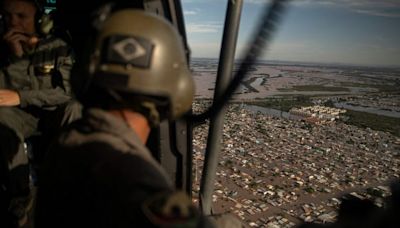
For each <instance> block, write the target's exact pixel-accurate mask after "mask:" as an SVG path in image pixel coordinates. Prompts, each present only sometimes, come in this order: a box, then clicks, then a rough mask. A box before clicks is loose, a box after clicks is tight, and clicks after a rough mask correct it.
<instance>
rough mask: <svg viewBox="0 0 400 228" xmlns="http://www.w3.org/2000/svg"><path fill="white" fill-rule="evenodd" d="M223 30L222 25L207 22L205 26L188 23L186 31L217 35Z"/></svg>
mask: <svg viewBox="0 0 400 228" xmlns="http://www.w3.org/2000/svg"><path fill="white" fill-rule="evenodd" d="M221 30H222V25H221V24H217V23H213V22H208V23H207V22H205V23H204V24H197V23H188V24H187V25H186V31H187V32H190V33H217V32H220V31H221Z"/></svg>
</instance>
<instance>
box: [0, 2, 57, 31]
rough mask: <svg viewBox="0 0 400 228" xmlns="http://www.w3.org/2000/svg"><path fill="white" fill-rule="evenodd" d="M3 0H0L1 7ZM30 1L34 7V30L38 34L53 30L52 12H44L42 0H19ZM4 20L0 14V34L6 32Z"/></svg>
mask: <svg viewBox="0 0 400 228" xmlns="http://www.w3.org/2000/svg"><path fill="white" fill-rule="evenodd" d="M4 1H5V0H1V1H0V6H1V7H3V4H4ZM20 1H26V2H31V3H33V4H34V6H35V8H36V13H35V18H34V20H35V31H36V32H37V33H38V35H39V36H46V35H48V34H50V33H51V32H52V31H53V26H54V21H53V12H50V13H46V12H45V7H44V6H45V3H44V0H20ZM5 26H6V25H5V22H4V16H3V15H0V34H4V32H6V31H5V30H6V28H5Z"/></svg>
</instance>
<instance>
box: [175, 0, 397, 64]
mask: <svg viewBox="0 0 400 228" xmlns="http://www.w3.org/2000/svg"><path fill="white" fill-rule="evenodd" d="M227 2H228V1H227V0H181V3H182V7H183V11H184V19H185V23H186V33H187V37H188V44H189V47H190V49H191V53H192V55H191V56H192V57H207V58H218V57H219V55H220V45H221V40H222V34H223V26H224V19H225V14H226V6H227ZM269 2H270V1H269V0H244V1H243V8H242V13H241V23H240V27H239V36H238V41H237V42H238V43H237V44H238V46H237V49H236V57H237V58H240V57H241V56H243V54H244V51H245V50H246V49H245V48H246V47H247V45H248V44H249V42H250V38H251V37H252V36H253V34H254V30H255V29H256V27H257V23H258V22H259V21H260V16H261V13H262V12H263V10H265V9H266V8H265V7H266V6H267V4H269ZM262 59H264V60H281V61H298V62H314V63H330V64H334V63H339V64H350V65H368V66H400V0H292V1H291V2H290V4H289V5H288V8H287V10H286V12H285V13H284V14H283V17H282V20H281V22H280V25H279V27H278V30H277V31H276V33H275V34H274V37H273V39H272V42H271V43H270V44H269V45H268V47H267V48H266V49H265V50H264V55H263V57H262Z"/></svg>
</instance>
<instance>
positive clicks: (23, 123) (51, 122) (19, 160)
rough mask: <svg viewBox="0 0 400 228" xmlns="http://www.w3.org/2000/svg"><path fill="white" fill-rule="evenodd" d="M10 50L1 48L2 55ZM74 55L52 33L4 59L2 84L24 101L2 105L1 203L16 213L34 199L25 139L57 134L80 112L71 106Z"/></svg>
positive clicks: (0, 139) (3, 87)
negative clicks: (22, 52) (27, 49)
mask: <svg viewBox="0 0 400 228" xmlns="http://www.w3.org/2000/svg"><path fill="white" fill-rule="evenodd" d="M5 50H7V48H6V47H5V48H2V54H4V51H5ZM71 54H72V53H71V49H70V48H69V46H68V45H67V44H66V43H65V42H64V41H63V40H61V39H59V38H55V37H50V36H49V37H47V38H45V39H42V40H41V41H40V42H39V44H38V45H37V47H36V48H35V50H33V51H32V52H31V53H29V54H25V55H24V56H23V57H21V58H17V57H9V58H7V59H2V60H3V62H1V63H0V64H1V66H2V67H1V69H0V89H8V90H14V91H17V92H18V94H19V96H20V101H21V102H20V105H19V106H14V107H5V106H2V107H1V106H0V156H1V157H0V160H1V162H0V172H1V175H0V184H1V190H0V195H1V196H0V204H1V207H5V206H6V205H8V204H9V205H10V206H8V209H7V208H6V209H5V210H8V212H7V213H10V216H11V217H13V216H14V217H17V219H18V218H19V217H21V216H25V210H24V209H23V208H24V207H25V206H26V204H28V203H29V202H24V200H23V199H26V198H27V195H29V194H30V186H29V185H30V183H29V166H28V156H27V154H26V153H25V151H26V150H25V148H24V141H25V140H26V139H27V138H28V137H31V136H32V135H34V134H36V133H37V132H41V131H46V130H49V129H51V130H52V131H53V133H55V131H56V129H57V128H58V127H59V126H61V124H64V123H66V122H68V121H70V120H71V119H74V117H71V115H76V114H77V113H78V112H79V111H76V109H74V110H71V108H67V106H69V102H70V101H71V95H70V94H71V93H70V84H69V76H70V70H71V67H72V64H73V58H72V55H71ZM60 107H63V108H65V109H68V110H69V111H71V112H70V113H61V115H63V116H52V115H54V114H56V113H57V114H60V112H62V111H60V109H58V108H60ZM63 121H64V123H62V122H63ZM25 145H26V144H25ZM1 191H3V192H1ZM21 199H22V200H21ZM25 201H26V200H25ZM21 202H22V203H21ZM3 209H4V208H3ZM8 225H9V224H8ZM0 226H1V223H0Z"/></svg>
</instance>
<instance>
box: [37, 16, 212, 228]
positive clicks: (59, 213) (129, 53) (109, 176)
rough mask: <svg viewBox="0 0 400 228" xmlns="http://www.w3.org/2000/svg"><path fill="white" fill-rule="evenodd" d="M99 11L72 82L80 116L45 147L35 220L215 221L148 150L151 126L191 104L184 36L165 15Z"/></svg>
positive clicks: (48, 223) (47, 223) (84, 223)
mask: <svg viewBox="0 0 400 228" xmlns="http://www.w3.org/2000/svg"><path fill="white" fill-rule="evenodd" d="M99 15H101V18H100V19H99V21H100V23H99V21H97V23H93V24H96V25H99V31H98V34H97V35H96V42H95V44H94V48H93V49H94V50H92V53H91V54H89V55H87V56H89V57H88V59H86V62H85V61H84V62H77V63H76V64H75V65H74V70H73V74H72V77H75V76H76V75H79V78H77V79H76V80H72V82H73V83H72V87H73V90H74V91H75V93H76V95H77V97H78V99H79V100H80V101H81V102H82V104H83V106H84V113H83V117H82V118H81V119H80V120H78V121H76V122H74V123H72V124H71V125H70V126H69V127H68V129H65V131H63V132H62V134H61V135H60V137H59V139H58V140H57V141H56V142H55V144H54V145H52V147H51V148H50V150H49V152H48V154H47V157H46V159H45V162H44V167H43V176H42V179H41V184H40V186H39V187H38V193H37V204H36V208H35V212H36V213H35V225H36V227H53V226H55V225H56V226H57V227H151V226H169V225H182V226H197V225H199V226H202V225H204V226H211V224H206V223H207V222H208V220H204V219H200V218H199V217H198V216H197V213H196V210H194V208H193V206H192V204H191V200H190V199H189V198H188V197H187V196H186V195H185V194H181V193H174V188H173V186H172V183H171V182H170V180H169V178H168V177H167V175H166V172H165V171H164V170H163V169H162V167H161V166H160V164H159V163H157V162H156V161H155V160H154V158H153V157H152V155H151V153H150V151H149V150H148V149H147V148H146V147H145V143H146V141H147V138H148V135H149V132H150V129H151V127H153V126H157V125H158V124H159V122H160V121H161V120H163V119H165V118H169V119H175V118H178V117H179V116H181V115H182V114H184V113H185V112H186V111H188V110H189V109H190V107H191V104H192V100H193V94H194V88H193V87H194V86H193V81H192V77H191V76H190V71H189V67H188V65H187V62H186V58H185V52H184V47H183V43H182V40H181V37H180V36H179V34H178V32H177V31H176V30H175V28H174V27H173V26H172V25H171V24H170V23H169V22H168V21H166V20H165V19H163V18H162V17H159V16H156V15H154V14H150V13H146V12H144V11H141V10H133V9H124V10H118V11H116V12H112V13H104V14H103V13H99ZM102 20H104V21H102ZM76 72H79V73H76ZM78 79H80V80H82V81H81V82H80V83H78V84H77V85H75V84H74V83H77V82H78V81H79V80H78ZM82 85H84V86H82ZM76 88H80V90H76Z"/></svg>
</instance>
